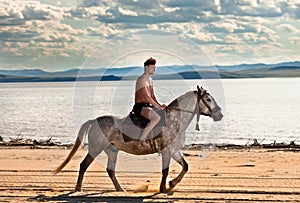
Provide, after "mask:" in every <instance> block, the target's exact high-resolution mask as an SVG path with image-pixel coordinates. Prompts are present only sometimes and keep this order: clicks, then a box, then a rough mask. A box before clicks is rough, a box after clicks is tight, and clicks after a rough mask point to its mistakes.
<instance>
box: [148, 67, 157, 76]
mask: <svg viewBox="0 0 300 203" xmlns="http://www.w3.org/2000/svg"><path fill="white" fill-rule="evenodd" d="M155 69H156V66H155V65H149V66H148V67H147V70H148V73H149V74H150V75H152V74H154V72H155Z"/></svg>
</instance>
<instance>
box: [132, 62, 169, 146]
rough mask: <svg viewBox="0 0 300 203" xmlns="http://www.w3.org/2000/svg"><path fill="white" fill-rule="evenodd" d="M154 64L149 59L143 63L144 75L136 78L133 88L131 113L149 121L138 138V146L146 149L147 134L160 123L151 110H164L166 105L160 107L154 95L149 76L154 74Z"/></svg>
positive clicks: (158, 117)
mask: <svg viewBox="0 0 300 203" xmlns="http://www.w3.org/2000/svg"><path fill="white" fill-rule="evenodd" d="M155 64H156V60H155V59H154V58H149V59H147V60H146V61H145V63H144V73H143V74H142V75H141V76H139V77H138V78H137V80H136V87H135V105H134V107H133V112H134V113H135V114H137V115H141V116H143V117H145V118H147V119H148V120H149V123H148V124H147V126H146V128H145V129H144V131H143V133H142V135H141V137H140V144H141V145H142V146H143V147H146V148H149V147H150V146H149V145H148V144H147V143H146V138H147V136H148V134H149V133H150V131H151V130H152V129H153V128H154V127H155V126H156V125H157V124H158V123H159V121H160V116H159V115H158V114H157V113H156V112H155V111H154V110H153V108H154V107H156V108H158V109H165V108H166V105H165V104H162V105H161V104H160V103H159V102H158V101H157V99H156V97H155V95H154V90H153V82H152V79H151V75H153V74H154V72H155V69H156V66H155Z"/></svg>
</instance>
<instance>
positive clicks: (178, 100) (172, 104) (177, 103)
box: [168, 91, 197, 107]
mask: <svg viewBox="0 0 300 203" xmlns="http://www.w3.org/2000/svg"><path fill="white" fill-rule="evenodd" d="M196 93H197V91H188V92H186V93H185V94H183V95H181V96H179V97H177V98H176V99H174V100H173V101H172V102H171V103H170V104H169V105H168V107H177V106H179V102H180V101H182V100H183V99H185V98H187V97H191V96H194V95H196Z"/></svg>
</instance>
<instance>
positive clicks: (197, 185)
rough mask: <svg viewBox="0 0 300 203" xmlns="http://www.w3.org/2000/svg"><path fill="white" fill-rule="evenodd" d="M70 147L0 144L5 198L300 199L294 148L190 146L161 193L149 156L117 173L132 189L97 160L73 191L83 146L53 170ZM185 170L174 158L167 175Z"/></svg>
mask: <svg viewBox="0 0 300 203" xmlns="http://www.w3.org/2000/svg"><path fill="white" fill-rule="evenodd" d="M69 151H70V149H68V148H63V147H43V148H41V149H30V147H6V146H2V147H0V183H1V184H0V202H226V203H227V202H300V152H299V151H295V150H286V149H285V150H283V149H282V150H281V149H254V148H251V149H247V148H244V149H227V150H224V149H215V151H214V152H213V153H212V154H211V155H210V156H209V157H208V158H206V159H200V158H199V156H198V154H199V152H197V151H188V152H187V153H188V154H189V156H185V159H186V160H187V162H188V163H189V171H188V173H187V174H186V176H185V177H184V179H183V180H182V182H180V183H179V184H178V185H177V186H176V187H175V188H174V189H173V190H172V192H170V193H168V194H159V193H158V188H159V183H160V179H161V173H160V172H159V170H155V171H149V169H152V168H151V167H153V162H151V161H150V162H149V163H151V164H152V165H151V166H149V167H147V165H145V164H144V162H145V159H144V162H143V163H142V164H140V163H139V161H134V162H133V163H134V164H132V163H130V165H131V166H132V167H135V166H136V168H135V169H136V171H134V170H132V168H130V170H129V168H128V167H126V166H124V167H125V168H124V169H123V171H119V172H117V177H118V180H119V182H120V183H121V185H122V186H123V187H124V188H125V189H126V190H127V192H115V191H114V187H113V184H112V183H111V181H110V179H109V178H108V176H107V174H106V172H105V167H104V166H103V165H102V164H101V163H99V162H97V161H96V162H94V163H93V164H92V165H91V166H90V168H89V169H88V171H87V173H86V176H85V179H84V183H83V191H82V192H73V191H74V187H75V184H76V180H77V173H78V168H79V164H80V162H81V160H82V159H83V157H84V156H85V154H86V151H85V150H84V149H80V150H79V151H78V152H77V154H76V155H75V157H74V158H73V159H72V160H71V161H70V163H69V164H68V165H67V166H66V167H65V169H64V170H63V171H62V172H61V173H59V174H57V175H56V176H53V175H52V173H51V171H52V170H53V169H54V168H55V167H57V166H58V165H59V164H60V163H61V162H62V161H63V160H64V159H65V157H66V156H67V154H68V153H69ZM157 157H158V158H160V157H159V156H157ZM154 164H155V163H154ZM156 164H157V166H155V167H156V168H159V163H156ZM146 168H147V169H148V170H146ZM144 169H145V170H144ZM180 169H181V168H180V166H179V165H178V164H176V163H173V164H172V165H171V169H170V173H169V178H168V180H170V179H171V178H174V177H175V176H176V175H177V174H178V172H179V171H180ZM119 170H122V169H119Z"/></svg>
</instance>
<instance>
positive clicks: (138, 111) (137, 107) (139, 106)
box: [132, 103, 154, 116]
mask: <svg viewBox="0 0 300 203" xmlns="http://www.w3.org/2000/svg"><path fill="white" fill-rule="evenodd" d="M143 107H150V108H153V107H154V106H153V105H152V104H149V103H135V104H134V106H133V109H132V112H133V113H134V114H135V115H137V116H141V111H142V108H143Z"/></svg>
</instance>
